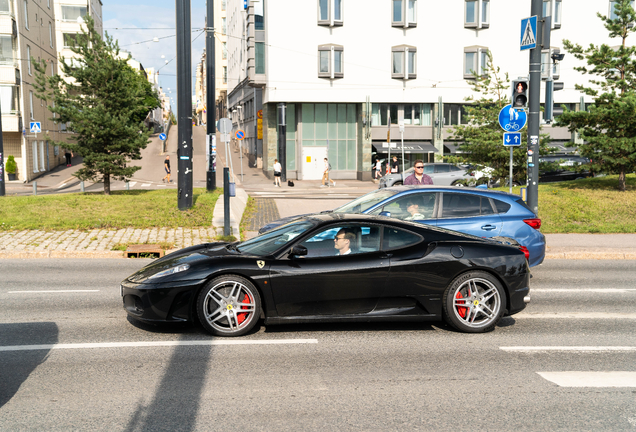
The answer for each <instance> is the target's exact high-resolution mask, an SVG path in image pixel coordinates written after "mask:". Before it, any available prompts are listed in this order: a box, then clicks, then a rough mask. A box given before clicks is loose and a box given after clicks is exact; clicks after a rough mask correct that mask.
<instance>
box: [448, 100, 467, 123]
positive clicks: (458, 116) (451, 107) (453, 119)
mask: <svg viewBox="0 0 636 432" xmlns="http://www.w3.org/2000/svg"><path fill="white" fill-rule="evenodd" d="M465 106H466V105H465V104H452V103H445V104H444V126H454V125H460V124H468V115H467V114H466V108H465Z"/></svg>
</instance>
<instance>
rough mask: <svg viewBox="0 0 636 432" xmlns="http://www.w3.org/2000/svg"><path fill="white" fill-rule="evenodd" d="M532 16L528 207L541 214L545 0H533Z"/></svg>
mask: <svg viewBox="0 0 636 432" xmlns="http://www.w3.org/2000/svg"><path fill="white" fill-rule="evenodd" d="M530 16H536V17H537V32H536V33H537V34H536V35H535V37H536V38H537V45H536V48H533V49H531V50H530V68H529V70H530V85H529V87H530V89H529V101H528V206H529V207H530V209H531V210H532V211H533V212H535V213H536V214H538V213H539V126H540V124H539V123H540V121H541V120H540V111H541V106H540V100H539V98H540V97H541V43H542V40H541V39H543V31H542V30H543V28H542V27H543V23H542V19H543V0H532V5H531V8H530Z"/></svg>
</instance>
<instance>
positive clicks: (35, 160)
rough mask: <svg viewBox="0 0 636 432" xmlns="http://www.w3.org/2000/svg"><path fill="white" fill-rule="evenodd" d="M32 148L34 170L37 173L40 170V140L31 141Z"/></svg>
mask: <svg viewBox="0 0 636 432" xmlns="http://www.w3.org/2000/svg"><path fill="white" fill-rule="evenodd" d="M31 149H32V151H33V172H34V173H37V172H40V171H39V170H38V142H37V141H33V142H32V143H31Z"/></svg>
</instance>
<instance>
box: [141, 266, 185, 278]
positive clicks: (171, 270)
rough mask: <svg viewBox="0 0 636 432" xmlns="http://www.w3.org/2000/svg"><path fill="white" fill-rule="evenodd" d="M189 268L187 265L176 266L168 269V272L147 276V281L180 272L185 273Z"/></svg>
mask: <svg viewBox="0 0 636 432" xmlns="http://www.w3.org/2000/svg"><path fill="white" fill-rule="evenodd" d="M189 268H190V265H189V264H181V265H178V266H176V267H172V268H169V269H168V270H164V271H162V272H159V273H155V274H153V275H152V276H148V279H154V278H158V277H163V276H168V275H171V274H175V273H179V272H182V271H186V270H187V269H189Z"/></svg>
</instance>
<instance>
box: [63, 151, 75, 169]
mask: <svg viewBox="0 0 636 432" xmlns="http://www.w3.org/2000/svg"><path fill="white" fill-rule="evenodd" d="M64 157H65V158H66V166H67V167H70V166H71V165H73V152H72V151H70V150H66V151H65V153H64Z"/></svg>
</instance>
